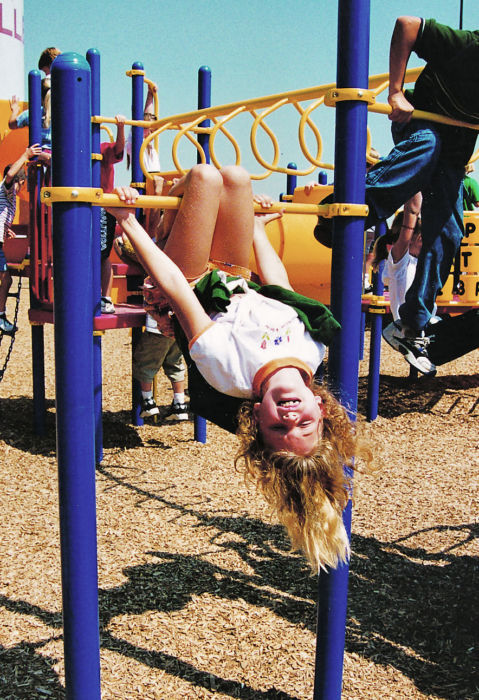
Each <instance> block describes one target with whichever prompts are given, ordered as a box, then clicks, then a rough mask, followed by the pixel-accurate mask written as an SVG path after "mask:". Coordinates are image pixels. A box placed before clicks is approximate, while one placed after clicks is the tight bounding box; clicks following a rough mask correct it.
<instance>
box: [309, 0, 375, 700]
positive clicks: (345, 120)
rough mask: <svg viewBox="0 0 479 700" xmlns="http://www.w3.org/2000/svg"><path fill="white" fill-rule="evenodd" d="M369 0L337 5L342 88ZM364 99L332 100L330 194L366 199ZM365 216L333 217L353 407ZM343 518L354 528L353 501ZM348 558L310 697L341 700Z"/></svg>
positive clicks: (364, 50) (322, 613)
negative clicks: (333, 134) (332, 183)
mask: <svg viewBox="0 0 479 700" xmlns="http://www.w3.org/2000/svg"><path fill="white" fill-rule="evenodd" d="M369 16H370V5H369V0H340V2H339V7H338V71H337V86H338V89H339V88H346V87H347V88H367V87H368V67H369V66H368V63H369ZM366 124H367V105H366V103H365V102H360V101H344V102H338V103H337V106H336V148H335V200H336V201H337V202H351V203H364V189H365V172H366ZM363 240H364V219H363V218H362V217H336V218H335V219H334V224H333V248H332V269H331V309H332V311H333V314H334V316H335V317H336V318H337V319H338V321H339V322H340V323H341V331H340V333H339V334H338V336H337V338H336V339H335V341H334V343H333V344H332V346H331V348H330V353H329V358H330V360H329V370H330V377H331V384H332V390H333V391H334V393H335V394H336V395H337V396H338V398H339V400H340V401H341V403H342V404H343V405H345V406H346V407H347V408H348V409H349V410H350V411H351V412H352V413H354V412H355V411H356V407H357V393H358V371H359V342H360V337H359V336H360V326H361V324H360V315H361V292H362V279H361V278H362V269H363ZM343 518H344V523H345V526H346V530H347V531H348V534H350V531H351V504H350V503H349V504H348V507H347V508H346V509H345V511H344V514H343ZM348 573H349V567H348V566H347V565H340V566H339V567H338V568H337V569H335V570H331V571H329V572H328V573H327V574H324V573H321V575H320V577H319V604H318V645H317V653H316V676H315V685H314V698H315V699H316V700H320V699H321V700H333V699H334V700H339V698H340V697H341V687H342V676H343V656H344V642H345V633H346V610H347V596H348Z"/></svg>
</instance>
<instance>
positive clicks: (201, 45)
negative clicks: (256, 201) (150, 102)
mask: <svg viewBox="0 0 479 700" xmlns="http://www.w3.org/2000/svg"><path fill="white" fill-rule="evenodd" d="M337 8H338V2H337V0H298V1H297V2H291V1H290V0H270V1H269V2H267V3H266V2H264V1H263V0H208V2H205V1H204V0H195V1H193V0H176V2H166V0H146V2H143V3H133V2H131V1H130V2H126V1H125V0H100V1H98V0H82V2H69V1H68V0H67V1H66V2H65V0H43V2H39V1H38V0H24V16H25V70H26V72H28V70H30V69H31V68H36V66H37V61H38V57H39V55H40V53H41V51H42V50H43V49H44V48H45V47H46V46H58V47H60V48H61V49H62V51H75V52H77V53H80V54H82V55H85V53H86V51H87V50H88V49H89V48H96V49H98V50H99V51H100V54H101V75H102V89H101V100H102V108H101V112H102V114H103V115H108V116H114V115H115V114H116V113H124V114H126V115H127V116H128V115H129V114H130V113H131V112H130V110H131V107H130V104H131V83H130V79H129V78H126V77H125V71H126V70H128V69H129V68H131V65H132V63H133V62H134V61H141V62H142V63H143V64H144V67H145V71H146V75H147V77H148V78H151V79H152V80H154V81H155V82H157V83H158V86H159V95H160V112H161V116H167V115H169V114H177V113H180V112H184V111H189V110H192V109H195V108H196V101H197V71H198V68H199V67H200V66H201V65H204V64H206V65H208V66H210V68H211V71H212V103H213V104H225V103H229V102H234V101H236V100H240V99H244V98H252V97H259V96H262V95H268V94H275V93H279V92H283V91H286V90H295V89H298V88H305V87H309V86H312V85H321V84H324V83H329V82H334V81H335V79H336V51H337V46H336V44H337V36H336V34H337V11H338V10H337ZM459 8H460V0H371V42H370V46H371V54H370V67H369V73H370V74H374V73H382V72H387V70H388V49H389V40H390V35H391V31H392V28H393V25H394V20H395V18H396V17H397V16H399V15H402V14H411V15H418V16H423V17H435V18H436V19H437V20H438V21H440V22H444V23H445V24H449V25H451V26H454V27H458V26H459ZM463 26H464V28H466V29H476V28H479V3H478V2H477V0H464V11H463ZM410 65H411V66H414V65H421V61H420V60H419V59H417V58H416V57H415V56H413V57H412V59H411V63H410ZM25 94H26V92H25ZM321 109H325V111H327V112H330V113H333V112H334V110H330V109H326V108H321ZM316 115H318V112H316V113H315V117H314V118H315V121H318V119H317V116H316ZM333 119H334V116H331V115H328V116H327V117H324V126H323V125H321V129H320V130H321V133H322V136H323V139H324V140H325V144H324V157H325V159H326V160H328V161H332V159H333V155H332V154H333V149H334V145H333V140H334V128H333ZM287 121H288V124H286V117H285V124H284V125H283V128H282V129H281V128H280V133H281V139H280V144H281V151H282V153H284V161H283V160H282V163H284V164H286V163H287V162H288V161H289V160H297V161H298V164H300V163H301V161H300V159H299V156H298V157H297V145H296V143H297V137H296V132H297V119H294V120H293V119H292V115H291V117H288V119H287ZM371 127H372V130H373V143H374V145H375V146H376V147H377V148H378V150H379V151H380V152H382V153H384V152H387V151H388V150H389V148H390V145H391V140H390V135H389V125H388V122H387V119H386V118H385V117H382V118H379V117H376V116H374V117H373V118H372V119H371ZM283 133H284V134H285V136H283ZM165 145H166V144H165ZM290 152H291V153H290ZM186 157H188V156H187V155H186ZM225 157H227V154H225ZM161 158H162V164H163V166H168V162H167V152H166V148H165V149H164V150H163V148H161ZM190 158H193V155H191V156H190ZM231 159H232V156H231V158H230V160H231ZM186 164H187V163H186V162H185V165H186ZM190 164H191V163H188V165H190ZM245 164H246V165H247V167H248V164H247V163H245ZM258 169H259V168H258ZM126 177H127V176H126V171H124V170H122V169H121V166H119V167H118V169H117V176H116V180H117V182H125V181H126ZM283 181H284V178H282V179H281V183H280V184H278V185H273V184H271V183H270V182H269V181H268V182H267V183H265V184H264V185H263V186H261V185H257V189H262V190H263V191H267V192H270V193H271V194H276V193H277V192H278V191H279V190H278V189H277V187H281V189H284V187H283V186H282V182H283ZM271 188H273V190H272V191H271Z"/></svg>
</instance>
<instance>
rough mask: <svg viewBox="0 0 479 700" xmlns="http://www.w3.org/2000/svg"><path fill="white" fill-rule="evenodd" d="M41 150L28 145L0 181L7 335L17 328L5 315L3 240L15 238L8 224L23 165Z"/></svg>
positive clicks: (1, 325) (2, 320) (1, 264)
mask: <svg viewBox="0 0 479 700" xmlns="http://www.w3.org/2000/svg"><path fill="white" fill-rule="evenodd" d="M41 152H42V149H41V147H40V144H38V143H35V144H33V146H29V147H28V148H27V149H26V150H25V152H24V153H22V155H21V156H20V158H18V159H17V160H16V161H15V162H14V163H13V164H12V165H7V166H6V167H5V169H4V171H3V180H2V182H1V183H0V332H2V333H6V334H8V335H12V334H13V333H15V331H16V330H17V329H16V327H15V326H14V324H13V323H10V321H9V320H8V319H7V316H6V303H7V297H8V291H9V289H10V286H11V284H12V276H11V274H10V271H9V269H8V266H7V261H6V258H5V253H4V252H3V242H4V240H5V239H6V238H15V233H14V232H13V231H12V229H11V228H10V226H11V224H12V222H13V220H14V218H15V212H16V210H17V194H18V193H19V192H20V189H21V188H22V186H23V184H24V182H25V171H24V169H23V166H24V165H25V163H26V162H27V161H28V160H30V158H33V157H34V156H39V155H40V153H41Z"/></svg>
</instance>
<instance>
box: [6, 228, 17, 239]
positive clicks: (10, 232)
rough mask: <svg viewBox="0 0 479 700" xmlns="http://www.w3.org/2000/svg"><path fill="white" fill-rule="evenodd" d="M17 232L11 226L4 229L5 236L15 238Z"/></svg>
mask: <svg viewBox="0 0 479 700" xmlns="http://www.w3.org/2000/svg"><path fill="white" fill-rule="evenodd" d="M16 237H17V234H16V233H15V231H13V230H12V229H11V228H6V229H5V238H16Z"/></svg>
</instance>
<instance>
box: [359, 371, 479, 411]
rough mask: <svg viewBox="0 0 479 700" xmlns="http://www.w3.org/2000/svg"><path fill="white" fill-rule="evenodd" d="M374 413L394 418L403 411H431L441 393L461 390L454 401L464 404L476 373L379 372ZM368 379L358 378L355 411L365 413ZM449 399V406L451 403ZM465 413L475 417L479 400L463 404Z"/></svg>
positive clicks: (475, 382)
mask: <svg viewBox="0 0 479 700" xmlns="http://www.w3.org/2000/svg"><path fill="white" fill-rule="evenodd" d="M379 386H380V388H379V406H378V415H379V416H382V417H383V418H396V417H397V416H400V415H402V414H404V413H432V412H433V411H434V409H435V407H436V406H437V404H438V403H439V402H440V401H441V399H443V398H444V397H445V396H447V395H449V396H450V397H451V398H452V397H453V396H454V394H455V392H459V391H461V392H462V398H461V397H458V401H462V403H463V404H464V393H463V392H464V390H465V389H466V390H467V389H476V388H477V387H479V376H478V375H476V376H471V375H467V374H466V375H449V376H442V377H423V376H421V377H419V378H417V379H414V378H409V377H395V376H390V375H384V374H382V375H381V378H380V385H379ZM367 391H368V378H367V377H360V379H359V387H358V412H359V413H362V414H365V413H366V401H367ZM453 405H454V404H453V402H452V401H451V406H453ZM466 412H467V413H470V414H471V415H472V414H474V415H476V413H477V415H478V416H479V399H477V398H474V400H473V401H471V403H470V405H468V406H467V409H466Z"/></svg>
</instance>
